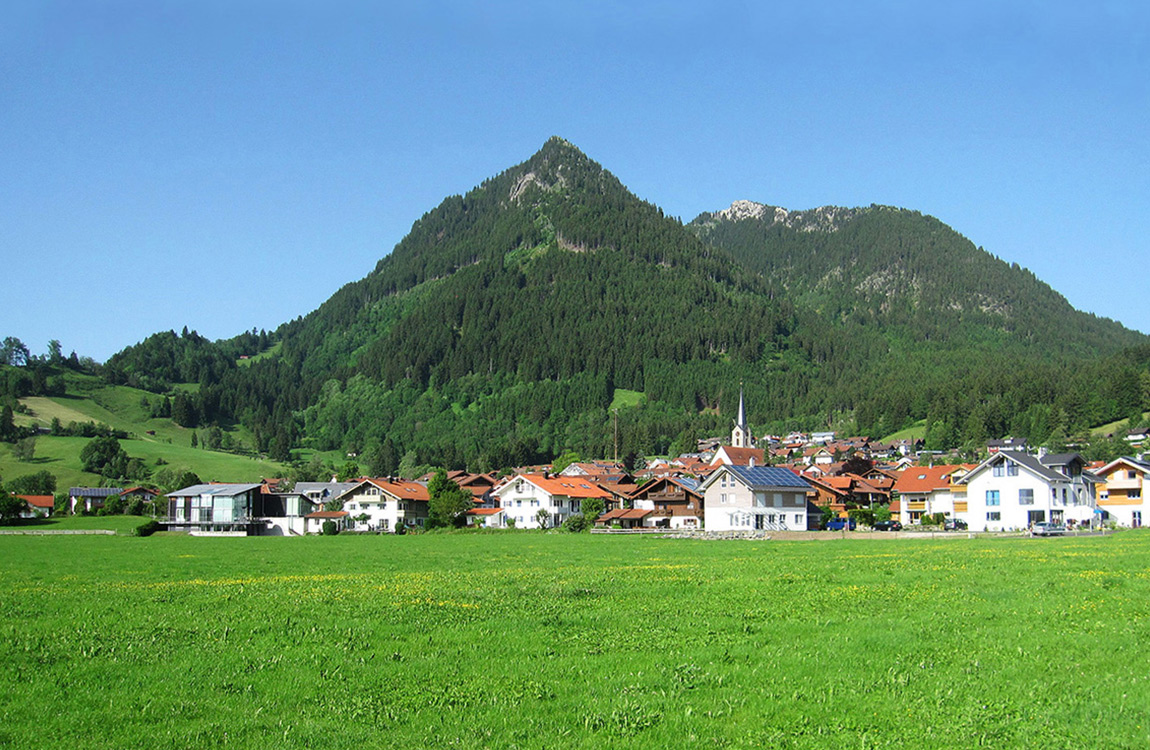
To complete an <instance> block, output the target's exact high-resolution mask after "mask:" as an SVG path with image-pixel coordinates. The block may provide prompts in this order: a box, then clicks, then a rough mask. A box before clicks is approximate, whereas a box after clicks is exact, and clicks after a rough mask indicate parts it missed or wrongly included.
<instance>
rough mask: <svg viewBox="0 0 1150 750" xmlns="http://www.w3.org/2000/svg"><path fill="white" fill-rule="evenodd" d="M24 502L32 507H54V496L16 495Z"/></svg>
mask: <svg viewBox="0 0 1150 750" xmlns="http://www.w3.org/2000/svg"><path fill="white" fill-rule="evenodd" d="M16 497H18V498H20V499H21V500H23V501H24V502H26V503H28V504H29V505H31V506H32V507H33V508H48V509H51V508H54V507H56V498H54V497H52V496H51V495H17V496H16Z"/></svg>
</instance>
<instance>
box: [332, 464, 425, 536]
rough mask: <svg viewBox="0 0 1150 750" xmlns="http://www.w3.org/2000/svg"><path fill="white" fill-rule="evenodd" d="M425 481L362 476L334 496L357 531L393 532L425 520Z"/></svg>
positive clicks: (423, 522)
mask: <svg viewBox="0 0 1150 750" xmlns="http://www.w3.org/2000/svg"><path fill="white" fill-rule="evenodd" d="M430 499H431V496H430V495H429V494H428V493H427V485H426V484H424V483H423V482H410V481H407V480H404V479H396V478H394V477H378V478H375V479H364V480H361V481H360V482H357V483H356V484H355V485H353V486H352V487H350V488H349V489H347V490H345V491H344V492H343V493H342V494H340V495H339V496H337V497H336V500H337V501H338V502H340V503H342V504H343V508H342V509H343V510H345V511H347V514H348V517H349V519H350V522H353V523H354V527H353V528H355V529H357V530H360V531H388V532H394V531H396V530H397V529H399V528H400V527H401V526H423V525H424V524H425V523H427V516H428V501H429V500H430Z"/></svg>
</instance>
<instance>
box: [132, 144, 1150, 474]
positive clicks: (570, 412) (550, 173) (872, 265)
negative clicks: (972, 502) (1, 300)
mask: <svg viewBox="0 0 1150 750" xmlns="http://www.w3.org/2000/svg"><path fill="white" fill-rule="evenodd" d="M760 207H761V208H760ZM727 211H728V213H727V214H723V212H722V211H720V212H714V213H704V214H701V215H700V217H698V218H697V219H695V220H694V221H692V222H691V223H689V224H687V225H684V224H683V223H682V222H681V221H679V220H677V219H674V218H672V217H668V216H666V215H665V214H664V212H663V211H662V209H661V208H659V207H658V206H657V205H655V204H652V203H649V202H647V201H645V200H642V199H639V198H638V197H637V196H635V195H634V194H633V193H631V192H630V191H629V190H628V189H627V188H626V186H624V185H623V184H622V183H621V182H620V181H619V180H618V179H617V178H616V177H615V176H614V175H613V174H611V173H610V172H609V171H607V170H606V169H604V168H603V167H602V166H601V165H600V164H598V163H597V162H595V161H593V160H592V159H590V158H589V157H587V156H586V155H585V154H584V153H583V152H582V151H580V150H579V149H578V148H576V147H575V146H573V145H572V144H570V143H569V142H567V141H565V140H563V139H561V138H557V137H553V138H551V139H549V140H548V141H547V142H546V143H545V144H544V145H543V147H542V148H541V149H540V150H539V151H538V152H536V153H535V154H533V155H532V156H531V157H530V158H528V159H527V160H525V161H524V162H521V163H520V164H517V165H514V166H512V167H510V168H508V169H506V170H504V171H502V172H500V173H499V174H497V175H495V176H493V177H491V178H488V179H486V180H484V181H483V182H482V183H480V184H479V185H477V186H476V187H474V188H472V189H471V190H469V191H467V192H466V193H464V194H461V195H453V196H448V197H446V198H445V199H444V200H443V201H441V202H440V204H439V205H437V206H436V207H434V208H432V209H431V210H429V211H427V212H426V213H425V214H424V215H423V216H422V217H420V218H419V219H418V220H416V221H415V222H414V223H413V225H412V229H411V231H410V232H409V233H408V234H407V235H406V236H405V237H404V238H403V239H402V240H401V241H400V242H399V243H397V245H396V246H395V248H394V249H393V250H392V252H391V253H390V254H388V255H386V256H384V257H383V258H381V259H380V260H379V262H378V263H377V264H376V266H375V268H374V269H373V270H372V271H371V272H370V273H369V274H367V275H366V276H365V277H364V278H362V279H359V280H357V281H353V282H349V283H348V284H346V285H344V286H343V287H342V288H341V289H340V290H338V291H337V292H336V293H335V294H334V295H332V297H331V298H329V299H328V300H327V301H325V302H324V303H323V304H322V305H320V306H319V307H318V308H316V310H313V311H312V312H311V313H309V314H308V315H307V316H302V317H301V318H297V319H296V320H294V321H291V322H289V323H285V324H284V325H283V326H281V327H280V329H279V330H278V331H277V332H276V334H275V339H276V341H277V342H278V343H279V345H280V349H279V351H278V353H277V354H275V355H273V356H268V357H266V358H261V360H260V361H258V362H254V363H252V364H251V365H250V367H247V368H243V369H242V370H240V369H236V370H234V371H231V372H228V373H225V374H223V375H221V376H218V377H217V376H216V375H215V374H214V373H213V374H212V375H211V376H210V378H209V381H207V382H203V383H202V384H201V389H200V393H199V397H200V398H201V399H202V400H204V402H205V405H204V408H202V409H201V410H200V411H201V413H202V414H203V415H205V416H204V418H205V419H216V420H234V421H237V422H240V423H242V424H245V425H247V426H248V427H249V428H250V429H251V430H252V432H253V434H254V435H256V438H257V440H258V441H261V442H262V446H260V447H261V449H264V448H268V447H269V446H272V445H274V446H276V447H277V450H278V451H279V453H280V455H282V454H283V451H284V450H286V447H285V446H290V445H301V444H302V445H311V446H314V447H319V448H324V449H333V448H337V447H338V448H343V449H347V450H349V451H365V452H367V453H371V452H373V451H376V450H382V446H383V445H384V444H385V443H390V444H391V445H392V450H389V451H384V452H385V453H388V454H389V455H394V454H400V455H403V454H404V453H407V452H414V453H415V454H416V458H418V460H419V462H420V463H439V464H443V465H450V466H457V467H458V466H462V465H468V466H472V467H483V466H486V467H498V466H501V465H507V464H508V463H515V462H520V463H528V462H532V461H535V460H539V459H544V458H547V457H548V456H550V455H553V454H556V453H558V452H560V451H562V450H564V449H567V448H574V449H576V450H578V451H581V452H583V453H585V454H587V455H605V454H606V452H607V448H608V446H607V437H606V435H607V434H608V433H607V430H606V429H605V428H604V424H605V422H606V421H607V419H608V415H607V408H608V406H609V405H610V403H611V401H612V395H613V392H614V390H615V389H617V388H624V389H627V390H632V391H639V392H642V393H644V394H645V396H646V400H645V402H644V404H643V406H642V407H639V408H636V409H631V410H628V411H627V412H626V414H625V415H624V418H623V419H621V420H620V421H621V422H622V425H621V431H622V436H623V440H624V441H625V443H626V444H627V445H630V446H632V447H634V448H635V449H636V450H641V451H642V452H664V451H666V450H668V449H670V448H672V447H682V448H686V447H690V446H691V445H693V440H694V438H695V437H702V436H704V434H703V433H708V432H709V433H711V434H714V432H715V431H719V432H721V431H722V429H723V427H722V425H725V424H726V422H725V420H724V419H722V418H721V417H717V416H715V414H714V413H713V412H714V411H715V410H716V407H718V409H717V410H718V411H719V412H722V413H725V412H728V411H729V410H730V409H731V408H733V399H734V397H735V393H736V390H737V388H736V387H737V384H738V383H740V382H746V383H747V391H748V393H747V395H748V402H749V403H751V404H754V406H752V407H751V409H752V414H751V415H750V417H751V419H752V420H753V421H756V422H759V423H771V424H777V425H780V426H781V425H785V424H788V423H789V424H793V425H796V426H797V425H800V424H816V423H817V424H824V423H826V422H827V421H831V422H834V421H836V420H837V421H839V422H842V423H844V424H851V425H852V426H853V427H855V428H857V429H859V430H863V431H872V432H882V431H884V429H885V428H887V427H895V426H899V425H902V424H904V423H906V422H907V421H908V420H912V419H928V420H929V421H930V422H931V423H933V422H939V423H941V424H944V425H945V426H946V427H947V430H949V431H950V433H951V434H953V435H954V436H955V437H956V439H959V440H961V441H972V440H975V441H976V440H978V439H980V435H983V434H994V433H997V432H1000V431H1002V430H1005V429H1007V428H1008V427H1013V426H1015V424H1014V423H1013V422H1012V420H1014V414H1015V412H1017V411H1020V410H1021V411H1025V409H1020V408H1019V407H1020V405H1022V404H1023V403H1024V402H1026V407H1027V408H1029V406H1030V404H1031V403H1034V404H1040V405H1042V407H1043V409H1045V410H1046V412H1045V417H1044V418H1045V419H1047V421H1048V422H1051V423H1057V425H1058V428H1059V429H1062V430H1064V431H1068V430H1071V429H1074V428H1075V427H1076V426H1077V425H1079V424H1080V423H1081V422H1083V421H1084V420H1088V419H1093V418H1095V417H1103V416H1110V415H1113V414H1114V413H1115V412H1121V411H1122V410H1123V409H1127V408H1133V404H1132V403H1130V401H1131V398H1130V396H1129V394H1128V391H1129V388H1128V386H1127V384H1126V383H1127V381H1128V380H1129V378H1128V377H1127V376H1128V374H1129V373H1127V371H1126V370H1122V373H1123V374H1122V378H1125V380H1123V385H1122V386H1121V387H1120V388H1119V386H1114V388H1113V389H1111V390H1115V391H1121V393H1122V394H1125V395H1121V396H1114V395H1113V394H1111V393H1110V392H1106V393H1103V394H1101V395H1098V396H1097V397H1089V398H1086V399H1085V400H1084V403H1083V404H1080V403H1078V402H1077V401H1075V399H1074V398H1073V397H1072V394H1071V393H1070V386H1069V385H1068V384H1069V383H1071V381H1072V380H1073V378H1074V377H1076V376H1077V375H1078V374H1079V373H1080V372H1086V371H1089V373H1090V377H1091V378H1092V379H1093V380H1094V382H1096V383H1100V382H1103V381H1105V380H1106V379H1107V378H1110V377H1112V376H1111V375H1110V374H1107V373H1108V372H1109V369H1107V368H1106V367H1104V366H1103V365H1101V364H1099V363H1101V362H1102V361H1103V360H1104V359H1105V358H1107V357H1113V356H1115V355H1116V354H1117V353H1118V352H1119V351H1121V350H1122V349H1123V348H1124V347H1137V346H1140V345H1144V344H1145V343H1146V342H1147V341H1150V339H1148V338H1147V337H1145V336H1142V335H1141V334H1136V333H1134V332H1130V331H1126V329H1123V328H1121V326H1119V325H1117V324H1113V323H1112V322H1108V321H1100V320H1098V319H1096V318H1092V317H1091V316H1088V314H1084V313H1079V312H1077V311H1074V310H1073V308H1072V307H1070V306H1069V303H1067V302H1066V301H1065V298H1062V297H1061V296H1060V295H1058V294H1057V293H1056V292H1054V290H1052V289H1050V288H1049V287H1048V286H1047V285H1045V284H1043V283H1042V282H1040V281H1039V280H1037V278H1036V277H1034V275H1033V274H1031V273H1030V272H1028V271H1024V270H1023V269H1020V268H1018V267H1017V266H1014V267H1011V266H1009V265H1007V264H1004V263H1002V262H1001V261H999V260H998V259H995V258H993V256H990V255H989V254H988V253H985V251H983V250H981V248H976V247H975V246H974V245H973V243H971V242H970V241H969V240H967V239H966V238H964V237H962V236H961V235H959V234H958V233H957V232H955V231H954V230H953V229H951V228H949V227H947V226H946V225H945V224H943V223H942V222H941V221H939V220H937V219H935V218H933V217H929V216H925V215H923V214H920V213H919V212H917V211H913V210H910V209H901V208H894V207H882V206H871V207H866V208H857V209H843V208H838V207H823V208H820V209H811V210H808V211H788V210H786V209H782V208H779V207H770V206H768V205H767V204H757V203H754V202H752V201H741V202H740V201H736V202H735V203H734V204H732V209H727ZM768 216H769V219H770V221H769V222H768V221H766V220H765V219H766V218H767V217H768ZM734 217H738V218H737V220H732V219H733V218H734ZM980 295H981V296H980ZM1059 300H1061V301H1059ZM1031 307H1034V308H1035V310H1031V309H1030V308H1031ZM131 349H132V348H131V347H130V348H129V349H128V350H125V352H123V353H121V354H118V355H116V358H114V359H116V360H117V361H116V362H112V361H110V365H112V369H113V370H115V371H117V372H119V373H120V375H121V376H122V377H124V378H130V377H132V376H133V372H132V365H131V361H132V356H131V354H132V352H131ZM121 355H124V356H121ZM139 361H140V362H141V363H142V362H144V361H146V358H142V357H141V358H139ZM1140 361H1141V360H1139V359H1138V358H1137V357H1135V358H1134V364H1132V365H1130V366H1131V367H1133V368H1135V369H1136V368H1137V367H1138V366H1139V365H1138V362H1140ZM1110 369H1113V368H1110ZM1096 371H1098V372H1101V374H1100V375H1099V374H1098V372H1096ZM145 374H146V373H142V372H140V373H135V375H136V376H139V377H142V376H143V375H145ZM1114 377H1116V376H1114ZM1100 378H1101V380H1100ZM956 390H957V391H959V394H958V395H956V394H955V393H954V391H956ZM960 396H961V397H960ZM1082 400H1083V399H1079V401H1082ZM1072 402H1073V403H1072ZM988 404H989V405H988ZM980 409H981V411H979V410H980ZM972 411H976V412H977V417H976V418H970V417H969V414H970V413H971V412H972ZM1051 415H1053V416H1051ZM1032 417H1033V415H1031V418H1032ZM971 420H973V421H971ZM1031 421H1033V419H1031ZM1099 421H1102V420H1101V419H1100V420H1099ZM967 422H969V423H970V424H967ZM1023 426H1024V425H1023ZM1052 430H1053V428H1049V429H1047V432H1048V433H1049V432H1051V431H1052ZM429 431H430V432H429ZM392 463H394V462H392ZM391 468H394V467H391ZM383 473H389V472H383Z"/></svg>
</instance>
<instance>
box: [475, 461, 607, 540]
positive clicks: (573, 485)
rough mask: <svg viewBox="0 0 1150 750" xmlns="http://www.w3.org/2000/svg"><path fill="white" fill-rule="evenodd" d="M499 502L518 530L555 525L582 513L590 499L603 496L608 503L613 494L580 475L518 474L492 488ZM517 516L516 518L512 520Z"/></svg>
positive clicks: (499, 505) (498, 504)
mask: <svg viewBox="0 0 1150 750" xmlns="http://www.w3.org/2000/svg"><path fill="white" fill-rule="evenodd" d="M492 494H493V495H494V496H495V498H496V505H497V507H499V508H502V509H503V513H504V516H505V517H506V519H508V520H507V521H504V523H508V522H510V523H513V524H514V525H515V528H517V529H538V528H540V520H541V515H540V511H543V514H544V515H543V516H542V525H543V526H545V527H546V528H555V527H556V526H559V525H561V524H562V523H563V522H564V521H565V520H567V518H568V517H569V516H572V515H575V514H576V513H579V510H580V505H581V504H582V502H583V500H585V499H587V498H599V499H600V500H602V501H603V504H604V506H606V504H607V503H608V502H610V500H611V493H609V492H607V491H606V490H604V489H601V488H600V487H597V486H596V485H595V484H594V483H592V482H590V481H587V480H586V479H581V478H579V477H553V476H550V475H549V474H518V475H516V476H515V478H514V479H512V480H510V481H509V482H507V483H505V484H504V485H503V486H502V487H499V488H498V489H495V490H493V491H492ZM511 519H514V520H511Z"/></svg>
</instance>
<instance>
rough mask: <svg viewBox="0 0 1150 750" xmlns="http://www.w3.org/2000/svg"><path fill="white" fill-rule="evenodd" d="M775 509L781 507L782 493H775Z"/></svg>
mask: <svg viewBox="0 0 1150 750" xmlns="http://www.w3.org/2000/svg"><path fill="white" fill-rule="evenodd" d="M775 507H776V508H781V507H783V493H781V492H776V493H775Z"/></svg>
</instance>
